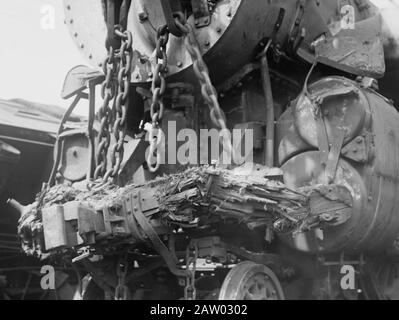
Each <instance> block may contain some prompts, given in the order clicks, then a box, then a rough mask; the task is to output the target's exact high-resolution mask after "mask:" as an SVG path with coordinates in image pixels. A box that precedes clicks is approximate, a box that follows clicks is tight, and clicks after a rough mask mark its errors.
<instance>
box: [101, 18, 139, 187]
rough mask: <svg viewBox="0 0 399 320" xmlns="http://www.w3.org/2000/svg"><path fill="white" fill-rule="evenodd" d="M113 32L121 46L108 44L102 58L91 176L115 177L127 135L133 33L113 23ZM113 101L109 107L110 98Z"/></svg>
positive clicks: (106, 178) (105, 179)
mask: <svg viewBox="0 0 399 320" xmlns="http://www.w3.org/2000/svg"><path fill="white" fill-rule="evenodd" d="M114 31H115V35H116V36H118V37H119V38H120V39H121V46H120V48H119V49H118V50H117V51H116V52H115V50H114V49H113V47H112V46H111V47H110V49H109V53H108V57H107V58H106V59H105V61H104V65H103V71H104V74H105V80H104V83H103V84H102V86H101V96H102V98H103V104H102V106H101V108H100V110H99V117H100V130H99V134H98V141H99V142H98V143H99V145H98V150H97V153H96V163H97V167H96V170H95V172H94V179H95V180H97V179H98V178H99V177H100V176H102V177H103V181H107V180H108V179H109V178H110V177H112V178H117V176H118V175H119V170H120V166H121V163H122V160H123V154H124V140H125V136H126V114H127V108H128V104H129V90H130V80H131V73H132V52H133V48H132V46H133V37H132V34H131V32H130V31H127V30H125V31H124V30H123V28H122V27H121V26H120V25H117V26H115V30H114ZM111 101H112V108H110V102H111ZM111 131H112V133H113V135H114V140H115V143H114V144H113V146H112V149H111V156H110V160H111V165H110V166H109V169H108V170H107V167H108V166H107V156H108V149H109V147H110V141H111Z"/></svg>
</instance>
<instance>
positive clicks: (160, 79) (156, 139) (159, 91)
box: [147, 25, 169, 172]
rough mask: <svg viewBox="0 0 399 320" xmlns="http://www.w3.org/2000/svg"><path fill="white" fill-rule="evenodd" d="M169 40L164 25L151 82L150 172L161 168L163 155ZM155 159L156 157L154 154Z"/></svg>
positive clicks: (148, 161)
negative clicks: (162, 125)
mask: <svg viewBox="0 0 399 320" xmlns="http://www.w3.org/2000/svg"><path fill="white" fill-rule="evenodd" d="M168 41H169V31H168V28H167V26H166V25H165V26H162V27H160V28H159V29H158V32H157V46H156V51H155V58H156V66H155V68H154V72H153V79H152V84H151V92H152V102H151V108H150V115H151V121H152V125H151V128H150V131H149V141H150V150H149V153H148V156H147V165H148V169H149V171H150V172H157V171H158V170H159V168H160V165H161V161H162V155H161V152H160V147H161V145H162V140H163V135H162V131H161V130H160V128H159V123H160V122H161V120H162V118H163V114H164V110H165V106H164V103H163V96H164V94H165V90H166V81H165V74H166V72H167V66H168V57H167V54H166V45H167V43H168ZM155 154H156V156H155V159H154V155H155Z"/></svg>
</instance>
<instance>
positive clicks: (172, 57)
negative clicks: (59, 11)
mask: <svg viewBox="0 0 399 320" xmlns="http://www.w3.org/2000/svg"><path fill="white" fill-rule="evenodd" d="M241 1H242V0H222V1H219V2H218V3H217V6H216V7H215V9H214V11H213V13H212V19H211V23H210V24H209V26H206V27H202V28H200V29H196V28H194V29H195V32H196V38H197V40H198V43H199V45H200V48H201V51H202V53H203V54H205V53H206V52H208V51H209V50H210V49H211V48H212V47H214V46H215V45H216V43H217V42H218V41H219V39H220V38H221V37H222V36H223V34H224V32H225V31H226V30H227V28H228V26H229V25H230V23H231V22H232V20H233V18H234V16H235V14H236V13H237V10H238V7H239V6H240V4H241ZM64 7H65V23H66V24H67V26H68V28H69V30H70V33H71V35H72V38H73V39H74V41H75V43H76V44H77V46H78V48H79V50H81V52H82V54H83V55H84V56H85V57H86V59H88V61H89V63H90V64H91V65H92V66H94V67H97V68H98V67H100V66H101V65H102V62H103V60H104V58H105V56H106V49H105V38H106V25H105V22H104V16H103V12H102V5H101V1H98V0H85V1H82V0H64ZM143 16H144V17H145V18H143ZM188 23H190V24H191V25H192V26H194V17H193V16H190V17H189V19H188ZM163 24H165V20H164V18H163V16H162V10H161V4H160V2H158V1H146V0H133V1H132V5H131V8H130V11H129V20H128V29H129V30H130V31H131V32H132V34H133V50H134V51H135V52H134V55H133V62H134V66H135V67H134V68H133V71H132V82H133V83H134V82H139V83H140V82H146V81H150V80H151V76H152V73H151V71H152V68H151V65H152V64H153V63H155V61H154V54H155V47H156V30H157V28H158V27H159V26H161V25H163ZM167 53H168V58H169V59H168V65H169V67H168V75H173V74H176V73H179V72H181V71H183V70H185V69H186V68H188V67H190V66H191V64H192V61H191V58H190V55H189V54H188V52H187V50H186V49H185V46H184V43H183V39H182V38H177V37H175V36H173V35H171V36H170V39H169V43H168V46H167Z"/></svg>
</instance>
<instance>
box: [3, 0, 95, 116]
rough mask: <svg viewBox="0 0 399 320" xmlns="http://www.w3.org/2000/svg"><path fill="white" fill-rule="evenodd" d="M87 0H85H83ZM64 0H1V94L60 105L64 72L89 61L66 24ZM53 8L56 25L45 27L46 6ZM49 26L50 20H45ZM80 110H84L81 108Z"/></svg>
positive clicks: (63, 102) (7, 97)
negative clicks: (71, 35) (81, 52)
mask: <svg viewBox="0 0 399 320" xmlns="http://www.w3.org/2000/svg"><path fill="white" fill-rule="evenodd" d="M83 1H84V0H83ZM62 3H63V1H62V0H1V1H0V98H1V99H11V98H23V99H28V100H31V101H34V102H42V103H46V104H55V105H59V106H61V107H66V106H67V105H69V103H70V101H65V100H63V99H61V97H60V93H61V88H62V85H63V82H64V78H65V75H66V74H67V72H68V71H69V70H70V69H71V68H72V67H74V66H76V65H79V64H87V63H86V61H85V59H84V58H83V56H82V55H81V54H80V52H79V50H78V49H77V47H76V46H75V44H74V42H73V41H72V38H71V37H70V35H69V32H68V30H67V28H66V26H65V25H64V11H63V5H62ZM49 6H51V7H50V8H53V9H54V18H55V19H54V21H55V23H54V26H53V28H50V29H46V28H43V27H42V25H43V21H45V22H47V21H48V20H43V18H45V14H43V13H42V12H41V10H44V9H43V8H49ZM44 25H45V26H49V24H44ZM79 109H80V110H79V111H80V112H79V113H82V112H84V110H82V108H79Z"/></svg>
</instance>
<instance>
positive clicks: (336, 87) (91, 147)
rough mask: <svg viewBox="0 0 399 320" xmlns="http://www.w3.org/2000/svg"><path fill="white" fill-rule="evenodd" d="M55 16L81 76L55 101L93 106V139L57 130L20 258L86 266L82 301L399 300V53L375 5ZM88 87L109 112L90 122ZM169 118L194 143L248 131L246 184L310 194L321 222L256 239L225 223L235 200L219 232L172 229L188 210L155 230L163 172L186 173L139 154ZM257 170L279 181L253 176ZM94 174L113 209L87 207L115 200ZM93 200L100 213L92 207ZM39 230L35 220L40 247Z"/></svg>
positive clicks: (302, 3)
mask: <svg viewBox="0 0 399 320" xmlns="http://www.w3.org/2000/svg"><path fill="white" fill-rule="evenodd" d="M64 4H65V23H66V24H67V26H68V28H69V30H70V32H71V36H72V38H73V39H74V41H75V42H76V44H77V47H78V49H79V50H80V51H81V52H82V54H83V55H85V56H86V57H87V61H88V63H89V64H90V68H89V67H83V66H78V67H76V68H74V69H72V70H71V72H70V74H68V76H67V78H66V81H65V84H64V90H63V96H64V97H65V98H70V97H73V96H75V101H74V103H73V104H72V107H73V106H74V105H76V104H77V103H78V101H79V99H81V98H88V99H89V101H90V107H89V109H90V110H89V113H88V115H89V121H88V128H89V129H88V131H84V130H83V131H82V130H80V131H79V130H67V131H65V132H62V133H61V134H60V137H61V138H60V139H59V144H57V145H56V149H57V150H58V153H59V155H58V156H57V157H56V158H55V165H54V170H53V174H52V177H50V179H49V182H48V188H50V189H46V190H44V191H43V192H42V193H41V194H39V195H38V199H37V201H36V202H35V203H34V204H33V205H30V206H28V207H25V208H24V209H23V210H22V211H23V215H22V217H21V223H20V227H19V229H20V234H21V236H22V239H23V241H25V242H24V244H25V245H27V244H28V247H29V252H30V253H32V252H36V253H37V252H39V253H40V254H39V255H40V256H41V257H46V258H48V259H50V261H53V262H54V263H57V261H60V260H63V261H65V260H66V259H69V260H70V261H71V263H75V264H82V265H83V266H84V268H85V270H86V271H87V275H86V276H85V278H84V279H85V282H84V283H85V285H84V289H83V291H82V297H83V298H84V299H104V298H113V297H115V298H117V299H129V298H132V299H142V298H144V299H152V298H165V299H169V298H181V297H182V296H184V297H185V298H186V299H195V298H198V299H266V300H267V299H284V298H289V299H395V298H398V297H399V296H398V294H399V287H398V285H399V282H398V277H397V274H398V273H397V270H398V269H397V267H398V264H397V257H398V239H399V238H398V236H399V215H398V214H397V210H398V209H399V202H398V197H397V192H398V176H399V164H398V161H399V142H398V141H397V140H396V139H398V138H399V131H398V130H399V129H398V126H397V123H398V122H399V114H398V112H397V110H396V108H395V105H394V101H396V100H397V99H398V98H399V97H398V96H397V92H396V90H395V88H394V86H395V81H394V80H393V79H396V76H397V74H396V73H395V70H396V69H395V65H397V58H396V54H395V52H396V44H395V41H394V36H393V35H392V34H389V33H388V32H387V30H386V29H385V28H384V23H385V22H384V20H383V19H382V17H381V15H380V12H379V10H378V9H377V8H376V7H375V6H374V5H373V4H372V3H371V2H369V1H367V0H341V1H327V0H297V1H286V0H273V1H262V0H208V1H207V0H191V1H172V0H160V1H146V0H132V1H126V0H125V1H121V0H120V1H118V0H103V1H101V2H100V1H94V0H87V1H77V0H64ZM129 47H131V50H129ZM104 57H106V59H105V60H104ZM386 66H388V69H389V70H388V71H389V72H386V70H385V69H386ZM99 84H102V87H101V88H102V89H101V91H102V96H103V99H104V100H106V103H104V102H101V103H100V104H101V107H100V111H99V113H98V120H99V121H98V122H97V121H95V120H96V119H95V117H94V111H95V105H96V103H97V102H98V99H96V94H95V88H96V86H97V85H99ZM127 88H128V90H127ZM87 91H88V94H87V93H86V92H87ZM385 95H386V96H388V97H389V98H390V99H393V100H390V99H389V98H387V97H386V96H385ZM118 97H119V100H118ZM208 107H209V109H210V110H211V112H210V113H209V112H208ZM161 114H162V115H161ZM154 118H155V120H154ZM161 118H162V119H161ZM168 121H169V122H170V121H175V122H176V123H177V130H179V129H183V128H191V129H193V130H194V131H196V132H199V131H200V130H201V129H204V128H217V129H220V130H221V131H222V130H224V129H229V130H232V129H251V130H252V132H253V137H252V141H251V145H252V146H253V161H254V163H255V164H257V166H258V169H254V170H255V171H251V172H250V173H248V176H250V177H257V176H259V177H261V178H265V177H266V178H268V179H269V178H270V179H271V180H273V181H274V180H275V179H277V180H278V181H277V182H278V183H280V184H283V185H284V186H285V188H286V189H285V190H297V191H298V190H305V189H306V188H311V189H312V190H317V194H318V197H316V198H315V199H313V198H312V196H309V197H310V200H309V201H310V204H311V206H310V207H311V209H308V211H307V213H306V214H305V217H306V218H308V217H309V216H312V215H313V216H315V214H314V212H313V211H312V210H313V209H312V208H313V207H312V206H314V207H317V208H319V209H320V208H322V211H323V215H322V218H323V219H324V220H323V223H322V224H319V225H317V226H309V227H308V228H302V229H301V230H300V231H298V230H296V231H295V232H294V231H293V229H292V228H291V229H290V228H288V229H287V228H285V227H284V226H283V227H281V225H279V223H280V222H281V221H282V220H278V221H277V220H276V219H274V220H273V221H272V222H271V224H268V223H263V222H262V223H259V224H256V223H253V224H252V225H251V224H250V223H249V222H248V221H251V223H252V222H253V221H254V220H248V219H247V218H248V217H246V216H245V215H244V216H243V215H240V218H239V219H235V220H234V219H230V218H231V216H233V215H234V212H235V207H234V203H233V204H232V205H231V207H230V209H229V210H226V213H224V214H223V216H222V217H217V219H216V220H217V222H214V221H213V220H212V219H213V215H212V217H208V216H207V220H206V222H204V218H203V217H202V216H201V217H196V218H197V219H198V220H199V221H200V222H199V223H196V224H195V227H192V226H190V225H189V224H187V223H184V221H183V220H184V219H185V218H187V217H186V216H185V214H186V213H187V212H190V214H191V213H192V211H190V210H189V209H187V207H186V206H185V207H184V208H181V207H179V212H173V214H174V215H175V220H174V222H173V223H170V220H169V222H168V223H165V220H163V218H165V215H166V214H165V213H164V212H163V211H162V210H161V209H159V207H160V201H161V200H160V198H159V197H160V196H159V194H158V193H157V192H158V191H159V190H158V189H157V190H158V191H157V192H155V191H153V190H154V188H155V185H156V183H158V182H159V181H160V180H159V179H161V180H162V179H164V178H159V177H160V176H162V175H172V176H174V177H180V176H178V174H179V173H181V172H183V171H184V170H186V166H184V165H179V164H168V163H167V164H162V165H159V163H158V164H156V165H155V166H154V162H151V161H150V160H149V159H148V154H146V153H145V149H146V147H148V145H150V149H151V147H154V142H153V141H152V140H154V141H155V142H156V141H157V136H156V134H154V133H153V131H152V130H155V129H157V130H158V129H159V128H162V129H164V130H167V129H166V128H167V123H168ZM115 123H116V124H115ZM145 123H148V126H147V127H145V125H144V124H145ZM146 128H147V129H146ZM148 128H149V129H148ZM107 130H110V131H111V134H109V132H107ZM146 131H148V132H150V140H149V141H148V140H147V141H145V139H144V138H143V137H144V135H145V133H146ZM110 136H111V137H110ZM107 137H108V138H107ZM121 137H122V138H121ZM110 141H111V142H110ZM167 143H169V142H167ZM177 143H178V144H182V143H183V142H182V141H180V142H177ZM201 143H202V144H204V145H207V144H209V141H207V140H206V141H201ZM110 144H111V147H110V148H109V150H106V148H104V145H108V146H109V145H110ZM112 146H114V147H112ZM121 146H122V147H121ZM123 146H124V150H123V151H121V150H122V148H123ZM104 150H105V151H104ZM153 151H154V149H151V151H150V153H153ZM107 152H108V153H107ZM107 159H108V161H106V160H107ZM157 160H159V158H158V159H157ZM211 160H212V159H205V160H204V161H203V162H202V163H206V162H207V161H208V163H209V164H211ZM115 166H116V167H115ZM211 167H212V165H211ZM259 167H261V168H267V169H271V168H279V169H278V170H277V172H278V173H277V174H275V173H273V174H267V175H266V176H261V172H262V170H260V171H259ZM115 168H116V169H115ZM189 170H190V169H189ZM189 172H191V171H189ZM107 174H108V176H107ZM176 174H177V176H176ZM190 174H194V173H192V172H191V173H190ZM190 174H189V175H190ZM104 176H107V178H109V177H111V178H113V180H112V181H113V183H114V184H115V185H119V187H118V188H121V189H117V190H115V189H112V188H111V189H110V190H108V191H107V193H106V196H107V197H108V198H109V197H111V198H113V199H115V198H118V197H119V198H118V199H119V200H120V199H122V198H123V200H121V201H120V202H119V204H118V205H117V206H115V205H113V206H110V207H108V208H107V209H106V210H105V209H104V208H102V209H101V210H99V209H98V208H94V204H93V203H95V202H101V200H102V199H101V196H100V198H95V194H96V192H100V194H101V192H102V191H103V190H104V188H105V189H106V188H108V187H109V186H110V185H109V183H108V182H106V181H107V179H105V181H104V180H101V178H103V177H104ZM157 177H158V178H157ZM200 177H201V176H200V175H199V176H198V177H197V178H196V179H199V180H200ZM233 177H234V174H233ZM97 179H99V180H98V181H100V180H101V181H102V183H100V186H96V183H95V181H97ZM181 179H183V180H184V179H187V175H186V176H183V177H181ZM213 179H216V178H213ZM199 180H198V181H199ZM154 181H155V182H154ZM156 181H158V182H156ZM164 181H165V180H162V181H161V183H164ZM171 181H173V183H174V184H175V185H176V188H178V187H179V188H180V187H182V186H181V184H179V182H176V181H175V180H173V179H172V180H167V182H168V183H172V182H171ZM185 181H186V180H185ZM277 182H276V183H277ZM132 183H133V184H134V185H135V186H145V188H144V189H143V190H141V191H140V193H136V191H131V190H133V189H129V188H126V186H127V185H131V184H132ZM151 183H153V184H151ZM154 183H155V184H154ZM114 184H112V185H114ZM233 185H234V183H232V184H231V186H233ZM65 186H67V187H66V188H67V189H63V188H64V187H65ZM257 186H258V187H259V185H257ZM169 187H170V185H169ZM57 188H58V189H57ZM176 188H175V189H176ZM182 188H183V187H182ZM155 189H156V188H155ZM49 190H50V191H49ZM57 190H58V191H57ZM76 190H84V191H82V192H85V195H84V196H82V197H79V196H77V193H78V191H76ZM99 190H100V191H99ZM101 190H102V191H101ZM120 190H123V191H122V192H120ZM134 190H136V189H134ZM162 190H163V189H162ZM183 190H185V189H184V188H183ZM278 190H281V189H278ZM57 192H58V193H57ZM129 192H130V193H129ZM132 192H133V193H132ZM298 192H299V191H298ZM52 193H53V194H52ZM49 194H50V195H51V194H52V196H49ZM320 195H321V196H320ZM103 196H104V195H103ZM229 196H231V195H227V196H226V197H229ZM241 196H243V194H242V193H241ZM88 197H94V198H95V199H96V200H92V202H91V204H90V205H89V204H87V201H86V203H85V200H87V198H88ZM135 197H136V198H137V197H139V198H140V199H139V200H135V199H136V198H135ZM237 197H239V196H237ZM127 198H129V200H126V199H127ZM281 198H283V200H284V201H286V200H290V199H291V200H292V198H288V196H287V195H284V194H281ZM71 199H72V200H71ZM276 199H280V198H279V197H277V196H276ZM320 199H322V200H320ZM164 200H165V199H164ZM135 201H138V202H135ZM226 201H228V200H226ZM248 201H250V200H248ZM312 201H313V202H312ZM293 202H294V201H291V202H290V203H291V204H290V205H293ZM193 203H194V201H192V203H191V205H193ZM218 206H219V207H221V206H222V205H220V204H219V205H218ZM267 208H270V206H269V207H268V205H265V206H264V211H265V212H266V211H268V210H269V211H270V209H267ZM159 210H161V211H162V212H163V213H162V217H160V216H159V212H160V211H159ZM187 210H188V211H187ZM257 210H258V209H257ZM273 210H277V209H273ZM320 210H321V209H320ZM136 211H140V212H139V213H137V212H136ZM260 211H262V210H260ZM256 212H258V211H256ZM289 212H290V211H289V209H287V210H286V211H284V210H282V212H280V211H279V214H281V215H283V217H284V221H283V222H284V223H291V224H292V223H296V225H297V226H298V225H299V222H298V221H299V220H295V218H294V217H292V216H289V214H290V213H289ZM253 213H254V211H251V210H248V216H250V215H251V214H253ZM157 214H158V216H157ZM273 214H275V211H274V212H273ZM170 215H172V211H171V210H169V211H168V219H170ZM187 215H189V214H188V213H187ZM32 216H33V218H32ZM176 216H178V217H179V219H181V220H179V221H178V222H177V220H176V219H178V218H176ZM226 216H227V218H226ZM26 217H31V219H29V223H27V222H26V221H27V219H26ZM154 217H157V218H154ZM262 217H263V216H262ZM322 218H321V215H319V216H318V217H317V219H318V221H319V222H320V221H321V220H322ZM194 220H195V218H194ZM32 221H33V222H32ZM212 221H213V222H212ZM256 221H258V220H256ZM262 221H263V220H262ZM300 221H301V222H303V221H304V220H303V219H302V220H300ZM197 222H198V221H197ZM33 223H35V226H37V225H38V224H40V228H36V229H35V230H36V232H35V233H34V232H32V229H33V228H32V224H33ZM280 227H281V228H280ZM302 227H303V225H302ZM38 230H39V231H38ZM27 236H28V237H27ZM132 239H133V240H132ZM43 242H44V243H45V244H44V245H43ZM49 256H50V257H49ZM121 257H123V259H122V258H121ZM69 260H68V261H69ZM343 270H344V271H343ZM345 270H349V271H350V270H352V271H353V276H354V277H355V280H356V281H354V282H353V283H355V285H354V286H349V287H343V286H342V281H341V280H342V277H343V273H342V272H344V274H345Z"/></svg>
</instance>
